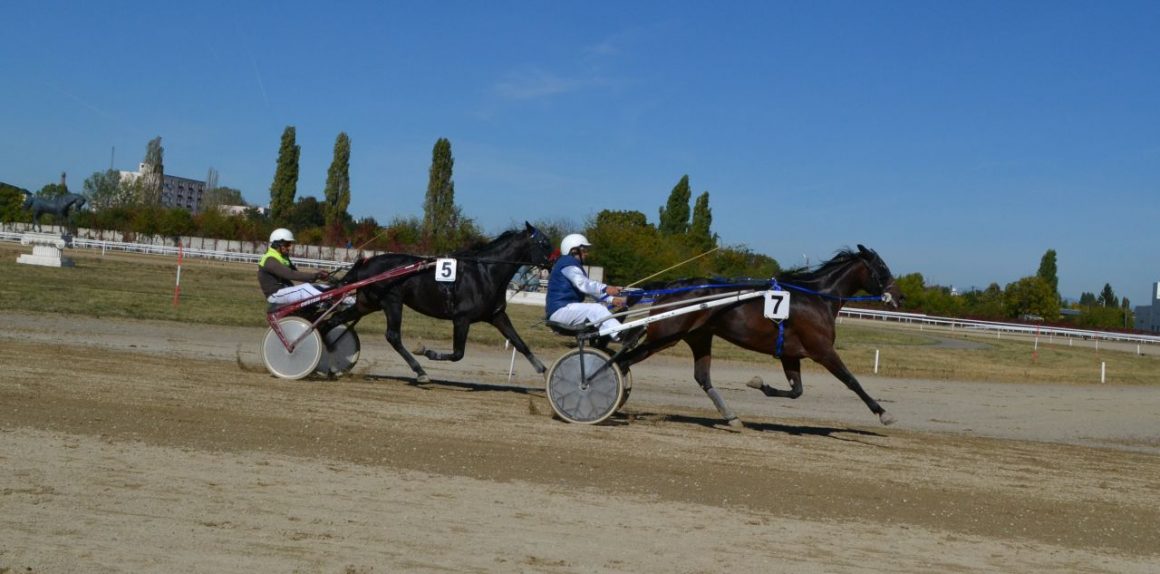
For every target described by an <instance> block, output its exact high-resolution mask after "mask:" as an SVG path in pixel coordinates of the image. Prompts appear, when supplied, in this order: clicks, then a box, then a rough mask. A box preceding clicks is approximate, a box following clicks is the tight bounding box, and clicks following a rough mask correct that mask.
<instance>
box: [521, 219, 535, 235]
mask: <svg viewBox="0 0 1160 574" xmlns="http://www.w3.org/2000/svg"><path fill="white" fill-rule="evenodd" d="M524 227H525V228H527V231H528V233H535V232H536V228H535V227H532V224H531V223H528V222H527V220H525V221H524Z"/></svg>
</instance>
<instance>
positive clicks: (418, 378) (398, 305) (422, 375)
mask: <svg viewBox="0 0 1160 574" xmlns="http://www.w3.org/2000/svg"><path fill="white" fill-rule="evenodd" d="M382 307H383V314H384V315H386V316H387V342H388V343H390V344H391V347H392V348H394V349H395V352H396V353H398V354H399V356H400V357H402V358H403V360H404V361H406V362H407V366H409V367H411V370H412V371H415V382H417V383H429V382H431V377H428V376H427V371H424V370H423V366H422V365H420V364H419V361H417V360H415V357H414V356H413V355H411V353H410V352H409V351H407V348H406V347H404V346H403V303H402V302H401V301H390V302H387V303H386V304H385V305H382Z"/></svg>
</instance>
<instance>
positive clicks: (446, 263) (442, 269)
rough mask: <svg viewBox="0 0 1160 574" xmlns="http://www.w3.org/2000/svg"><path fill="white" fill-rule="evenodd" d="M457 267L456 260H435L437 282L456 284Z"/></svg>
mask: <svg viewBox="0 0 1160 574" xmlns="http://www.w3.org/2000/svg"><path fill="white" fill-rule="evenodd" d="M455 267H456V261H455V260H454V259H448V258H444V259H436V260H435V280H436V281H445V282H448V283H454V282H455Z"/></svg>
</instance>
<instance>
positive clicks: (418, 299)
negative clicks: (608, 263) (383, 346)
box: [338, 222, 552, 383]
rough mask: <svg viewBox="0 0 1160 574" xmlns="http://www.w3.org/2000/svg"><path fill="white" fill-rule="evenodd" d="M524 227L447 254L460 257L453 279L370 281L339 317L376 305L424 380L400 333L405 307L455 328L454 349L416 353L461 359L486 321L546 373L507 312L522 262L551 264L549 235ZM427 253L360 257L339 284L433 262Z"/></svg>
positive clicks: (423, 275)
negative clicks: (472, 331) (472, 333)
mask: <svg viewBox="0 0 1160 574" xmlns="http://www.w3.org/2000/svg"><path fill="white" fill-rule="evenodd" d="M524 227H525V228H524V229H522V230H518V231H517V230H512V231H506V232H504V233H503V234H501V235H500V236H499V237H497V238H495V239H494V240H493V241H491V242H490V243H487V244H485V245H482V246H478V247H475V248H472V249H467V250H464V251H459V252H456V253H453V254H452V255H450V256H448V257H450V258H454V259H455V260H456V261H457V273H456V277H455V281H453V282H445V281H438V280H437V275H439V274H440V273H443V272H444V270H442V269H439V268H436V269H435V270H434V271H422V272H419V273H416V274H413V275H408V276H405V277H403V278H400V279H396V280H392V281H384V282H378V283H372V284H370V285H367V286H366V287H362V288H360V289H359V305H358V306H357V307H356V308H354V309H351V310H350V311H348V312H346V313H344V314H342V315H339V317H338V320H339V321H343V322H345V321H349V320H351V319H354V318H357V317H361V316H362V315H365V314H367V313H370V312H372V311H374V310H376V309H382V310H383V312H384V314H386V317H387V342H389V343H390V344H391V346H392V347H394V349H395V351H396V352H398V353H399V355H400V356H402V357H403V360H405V361H407V364H408V365H410V367H411V369H412V370H413V371H415V374H416V375H417V377H416V380H417V382H420V383H426V382H430V380H431V379H430V377H428V376H427V373H426V372H425V371H424V370H423V367H422V366H421V365H419V362H418V361H416V360H415V357H414V356H412V355H411V353H410V352H408V351H407V349H406V348H404V347H403V339H402V334H401V329H402V322H403V305H406V306H408V307H410V308H411V309H414V310H415V311H418V312H420V313H422V314H424V315H427V316H429V317H435V318H437V319H450V320H451V322H452V325H453V327H454V335H453V338H454V350H453V351H452V352H451V353H441V352H438V351H433V350H429V349H419V350H416V352H417V353H420V354H422V355H423V356H425V357H427V358H428V359H431V360H433V361H458V360H459V359H462V358H463V352H464V348H465V347H466V346H467V331H468V329H469V328H470V326H471V324H472V323H477V322H479V321H487V322H488V323H491V324H492V325H493V326H494V327H495V328H496V329H498V330H499V332H500V333H502V334H503V336H504V337H506V338H507V339H508V340H509V341H511V342H512V344H513V345H515V348H516V350H518V351H519V352H521V353H523V355H524V356H525V357H527V358H528V360H529V361H531V363H532V365H533V366H534V367H535V369H536V372H538V373H543V372H544V370H545V367H544V364H543V363H541V362H540V360H539V359H537V358H536V356H535V355H534V354H532V350H531V349H530V348H528V346H527V344H525V343H524V340H523V339H521V338H520V335H519V333H516V330H515V328H514V327H512V322H511V319H509V318H508V315H507V286H508V283H510V282H511V280H512V277H513V276H514V275H515V273H516V270H517V269H519V268H520V266H522V265H536V266H544V265H547V264H548V261H549V257H550V255H551V253H552V246H551V244H550V243H549V241H548V238H547V236H545V235H544V234H543V233H541V232H540V231H539V230H537V229H536V228H535V227H532V226H531V224H528V223H526V222H525V224H524ZM430 259H431V258H429V257H421V256H418V255H407V254H403V253H388V254H384V255H376V256H374V257H371V258H369V259H366V260H365V261H360V262H358V263H356V264H355V265H354V267H352V268H351V270H350V271H348V272H347V274H346V276H344V277H343V278H342V281H341V282H340V284H344V285H345V284H349V283H353V282H355V281H358V280H361V279H367V278H370V277H373V276H375V275H378V274H380V273H382V272H384V271H388V270H391V269H395V268H398V267H402V266H404V265H409V264H412V263H416V262H420V261H425V260H430Z"/></svg>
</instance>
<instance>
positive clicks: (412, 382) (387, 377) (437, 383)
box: [362, 375, 544, 395]
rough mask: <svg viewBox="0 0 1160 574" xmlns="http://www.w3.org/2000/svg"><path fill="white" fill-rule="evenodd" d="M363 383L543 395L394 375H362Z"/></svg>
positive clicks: (514, 388) (534, 389) (532, 389)
mask: <svg viewBox="0 0 1160 574" xmlns="http://www.w3.org/2000/svg"><path fill="white" fill-rule="evenodd" d="M362 380H364V381H394V382H399V383H406V384H408V385H411V386H412V387H415V388H419V389H423V390H437V389H440V388H446V389H452V390H459V391H471V392H496V391H501V392H508V393H516V394H521V395H529V394H540V395H542V394H544V389H542V388H538V387H520V386H516V385H497V384H491V383H477V382H464V381H449V380H445V379H432V380H431V381H430V382H427V383H419V382H416V381H415V377H400V376H396V375H363V376H362Z"/></svg>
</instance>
